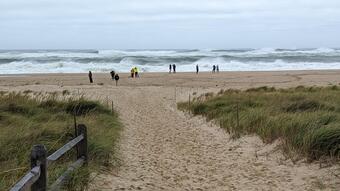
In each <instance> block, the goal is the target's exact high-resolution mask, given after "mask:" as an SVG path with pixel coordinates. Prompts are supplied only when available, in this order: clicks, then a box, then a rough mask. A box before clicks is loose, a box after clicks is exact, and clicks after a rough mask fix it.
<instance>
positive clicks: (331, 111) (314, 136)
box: [178, 86, 340, 160]
mask: <svg viewBox="0 0 340 191" xmlns="http://www.w3.org/2000/svg"><path fill="white" fill-rule="evenodd" d="M178 108H179V109H181V110H188V111H190V112H191V113H193V114H194V115H203V116H205V117H206V118H207V119H208V120H215V121H216V122H219V124H220V126H221V127H222V128H224V129H226V130H227V131H228V132H229V133H230V134H231V135H232V136H233V137H239V136H241V135H244V134H257V135H258V136H260V137H261V139H262V140H263V141H264V142H265V143H271V142H273V141H275V140H278V139H279V140H281V143H282V148H283V150H284V151H285V153H286V154H288V155H289V156H297V155H295V154H296V153H298V156H304V157H307V158H308V159H309V160H317V159H319V158H320V157H322V156H330V157H332V158H333V157H334V158H335V159H338V158H339V156H340V88H339V87H337V86H332V87H303V86H299V87H296V88H289V89H275V88H269V87H260V88H252V89H248V90H246V91H240V90H226V91H223V90H221V91H220V92H219V93H218V94H217V95H215V96H212V95H211V94H206V95H202V96H200V97H198V98H195V99H194V100H193V101H191V103H190V104H189V103H188V102H185V103H184V102H183V103H179V104H178ZM237 111H238V112H237ZM237 119H239V120H237ZM293 154H294V155H293Z"/></svg>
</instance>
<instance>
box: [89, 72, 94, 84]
mask: <svg viewBox="0 0 340 191" xmlns="http://www.w3.org/2000/svg"><path fill="white" fill-rule="evenodd" d="M89 80H90V83H91V84H92V83H93V79H92V72H91V71H89Z"/></svg>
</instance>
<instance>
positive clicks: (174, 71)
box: [169, 64, 176, 73]
mask: <svg viewBox="0 0 340 191" xmlns="http://www.w3.org/2000/svg"><path fill="white" fill-rule="evenodd" d="M171 72H173V73H176V64H172V65H171V64H169V73H171Z"/></svg>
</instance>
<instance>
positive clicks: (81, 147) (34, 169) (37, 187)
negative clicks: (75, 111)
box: [10, 124, 88, 191]
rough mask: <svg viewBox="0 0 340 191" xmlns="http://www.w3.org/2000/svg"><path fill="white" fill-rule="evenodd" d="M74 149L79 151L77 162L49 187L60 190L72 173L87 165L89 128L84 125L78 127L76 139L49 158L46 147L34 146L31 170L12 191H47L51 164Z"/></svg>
mask: <svg viewBox="0 0 340 191" xmlns="http://www.w3.org/2000/svg"><path fill="white" fill-rule="evenodd" d="M73 147H75V148H76V150H77V161H75V162H74V163H72V164H71V165H70V166H69V167H68V168H67V170H66V171H65V172H64V173H63V174H62V175H61V176H60V177H59V178H58V179H57V180H56V181H55V182H54V183H53V184H52V185H51V186H50V187H49V190H59V189H60V188H61V187H62V185H63V184H64V183H65V181H66V180H67V179H68V178H69V176H70V174H71V172H72V171H74V170H75V169H77V168H79V167H81V166H83V165H86V164H87V159H88V152H87V128H86V126H85V125H83V124H79V125H77V126H76V138H74V139H73V140H71V141H70V142H68V143H67V144H65V145H64V146H62V147H61V148H60V149H58V150H57V151H55V152H54V153H53V154H51V155H50V156H47V150H46V147H45V146H44V145H34V146H33V148H32V152H31V166H30V168H31V170H30V171H29V172H28V173H27V174H26V175H25V176H24V177H23V178H21V180H19V181H18V182H17V183H16V184H15V185H14V186H13V187H12V188H11V190H10V191H25V190H31V191H46V190H47V188H48V186H47V180H48V177H47V167H48V166H49V164H50V163H52V162H54V161H56V160H58V159H59V158H60V157H61V156H63V155H64V154H65V153H66V152H68V151H69V150H71V149H72V148H73Z"/></svg>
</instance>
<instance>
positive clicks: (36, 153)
mask: <svg viewBox="0 0 340 191" xmlns="http://www.w3.org/2000/svg"><path fill="white" fill-rule="evenodd" d="M46 157H47V151H46V147H45V146H44V145H34V146H33V148H32V151H31V168H34V167H36V166H40V176H39V179H38V180H37V181H36V182H35V183H34V184H32V186H31V191H46V190H47V160H46Z"/></svg>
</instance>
